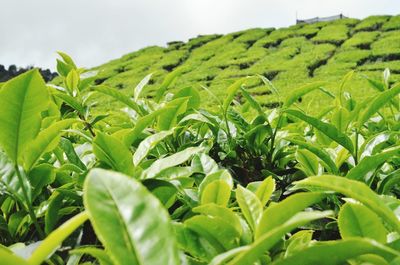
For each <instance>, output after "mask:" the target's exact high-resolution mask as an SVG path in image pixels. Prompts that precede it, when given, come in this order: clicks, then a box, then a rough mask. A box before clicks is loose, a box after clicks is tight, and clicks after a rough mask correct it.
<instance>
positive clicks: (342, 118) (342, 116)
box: [331, 107, 350, 132]
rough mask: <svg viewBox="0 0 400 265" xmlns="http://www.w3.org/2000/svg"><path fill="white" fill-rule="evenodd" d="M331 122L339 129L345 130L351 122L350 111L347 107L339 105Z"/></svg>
mask: <svg viewBox="0 0 400 265" xmlns="http://www.w3.org/2000/svg"><path fill="white" fill-rule="evenodd" d="M331 122H332V124H333V125H334V126H335V127H336V128H338V130H339V131H341V132H345V131H346V130H347V126H348V125H349V122H350V112H349V111H348V110H347V109H346V108H343V107H339V108H338V109H337V110H336V111H335V112H334V113H333V114H332V118H331Z"/></svg>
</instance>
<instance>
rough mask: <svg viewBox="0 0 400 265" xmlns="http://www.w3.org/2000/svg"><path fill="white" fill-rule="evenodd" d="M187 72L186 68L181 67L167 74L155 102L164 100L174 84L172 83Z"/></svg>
mask: <svg viewBox="0 0 400 265" xmlns="http://www.w3.org/2000/svg"><path fill="white" fill-rule="evenodd" d="M185 71H186V68H185V67H180V68H177V69H175V70H174V71H172V72H171V73H169V74H167V76H166V77H165V78H164V81H163V82H162V83H161V85H160V88H159V89H158V90H157V92H156V96H155V98H154V100H155V101H156V102H157V103H158V102H160V100H161V99H162V98H163V96H164V94H165V91H167V89H168V87H169V86H170V85H171V84H172V82H173V81H174V80H175V79H176V78H178V77H179V76H180V75H182V74H183V73H184V72H185Z"/></svg>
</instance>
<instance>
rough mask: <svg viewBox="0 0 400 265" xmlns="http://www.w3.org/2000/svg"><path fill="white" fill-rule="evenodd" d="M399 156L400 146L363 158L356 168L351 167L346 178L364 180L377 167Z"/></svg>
mask: <svg viewBox="0 0 400 265" xmlns="http://www.w3.org/2000/svg"><path fill="white" fill-rule="evenodd" d="M399 155H400V146H395V147H391V148H387V149H385V150H384V151H383V152H381V153H378V154H376V155H372V156H367V157H364V158H363V160H361V161H360V163H358V165H357V166H355V167H353V168H352V169H351V170H350V171H349V173H347V175H346V178H349V179H355V180H363V179H364V180H365V177H366V175H367V174H368V173H369V172H371V171H374V170H375V169H376V168H377V167H378V166H380V165H382V164H383V163H385V162H386V161H388V160H389V159H390V158H392V157H396V156H399Z"/></svg>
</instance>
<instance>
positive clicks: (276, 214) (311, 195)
mask: <svg viewBox="0 0 400 265" xmlns="http://www.w3.org/2000/svg"><path fill="white" fill-rule="evenodd" d="M325 197H326V194H324V193H321V192H302V193H297V194H293V195H291V196H289V197H287V198H286V199H285V200H283V201H281V202H279V203H276V204H273V205H271V206H269V207H268V208H267V209H266V210H265V211H264V212H263V214H262V217H261V220H260V222H259V224H258V227H257V230H256V232H255V238H256V239H257V238H260V237H262V236H263V235H264V234H266V233H268V232H269V231H270V230H273V229H274V228H276V227H278V226H279V225H281V224H283V223H285V222H286V221H287V220H289V219H290V218H291V217H293V216H294V215H295V214H297V213H298V212H300V211H302V210H304V209H305V208H307V207H308V206H310V205H312V204H315V203H318V202H319V201H321V200H322V199H323V198H325Z"/></svg>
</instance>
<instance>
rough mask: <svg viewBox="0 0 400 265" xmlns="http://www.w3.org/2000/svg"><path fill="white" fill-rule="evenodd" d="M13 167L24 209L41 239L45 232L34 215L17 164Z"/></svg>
mask: <svg viewBox="0 0 400 265" xmlns="http://www.w3.org/2000/svg"><path fill="white" fill-rule="evenodd" d="M14 168H15V172H16V173H17V177H18V182H19V184H20V185H21V187H22V193H23V195H24V198H25V203H26V205H25V207H26V210H27V211H28V214H29V216H30V217H31V219H32V222H33V224H34V225H35V228H36V230H37V232H38V234H39V237H40V238H41V239H42V238H44V237H45V234H44V232H43V229H42V228H41V227H40V225H39V222H38V220H37V218H36V215H35V212H34V210H33V206H32V203H31V200H30V198H29V196H28V190H27V189H26V187H25V185H24V180H23V179H22V175H21V172H20V171H19V168H18V165H17V164H15V166H14Z"/></svg>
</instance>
